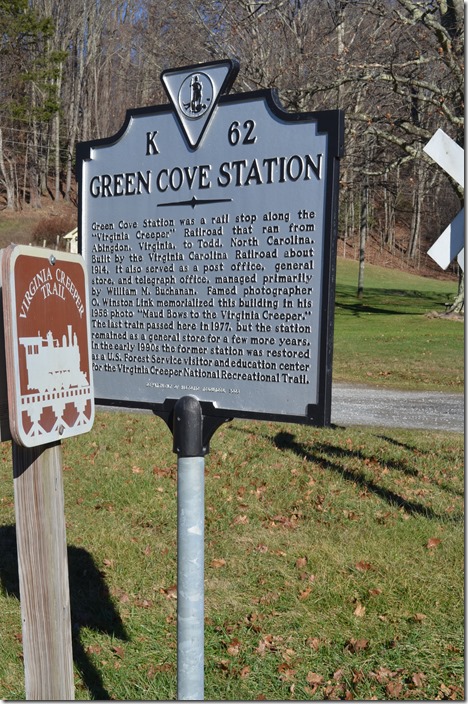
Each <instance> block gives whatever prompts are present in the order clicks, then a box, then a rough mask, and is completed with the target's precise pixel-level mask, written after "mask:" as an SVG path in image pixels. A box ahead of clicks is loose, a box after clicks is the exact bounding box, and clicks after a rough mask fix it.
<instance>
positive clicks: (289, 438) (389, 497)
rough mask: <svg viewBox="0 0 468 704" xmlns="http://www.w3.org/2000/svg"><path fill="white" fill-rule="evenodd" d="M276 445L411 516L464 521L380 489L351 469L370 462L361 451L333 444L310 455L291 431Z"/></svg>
mask: <svg viewBox="0 0 468 704" xmlns="http://www.w3.org/2000/svg"><path fill="white" fill-rule="evenodd" d="M272 442H273V444H274V445H275V446H276V447H278V448H279V449H288V450H292V451H293V452H295V453H296V454H297V455H298V456H299V457H301V458H305V459H306V460H307V461H308V462H314V463H315V464H317V465H319V466H320V467H323V468H324V469H327V470H329V471H332V472H334V473H335V474H338V475H340V476H341V477H342V478H343V479H346V480H347V481H350V482H352V483H353V484H356V485H357V486H360V487H362V488H363V489H365V490H366V491H369V492H371V493H372V494H375V495H376V496H378V497H379V498H381V499H383V500H384V501H386V502H387V503H389V504H390V505H393V506H398V508H403V509H404V510H405V511H406V512H407V513H409V514H410V515H413V516H424V517H426V518H430V519H432V520H438V521H449V522H452V523H455V522H460V521H463V516H447V515H439V514H437V513H436V512H435V511H433V510H432V509H431V508H429V507H428V506H424V504H421V503H419V502H417V501H408V500H407V499H405V498H403V497H402V496H400V495H399V494H397V493H396V492H394V491H392V490H391V489H386V488H385V487H383V486H380V485H379V484H377V483H376V482H374V481H372V479H369V478H368V477H366V476H365V475H364V474H363V473H362V472H359V471H351V470H349V469H347V468H346V460H347V459H348V460H351V459H358V460H361V461H364V460H365V459H368V458H366V457H365V456H364V455H363V454H362V453H361V452H360V451H359V450H345V449H344V448H342V447H336V446H335V445H331V444H329V443H317V444H316V445H314V451H313V452H310V451H309V450H308V449H306V447H305V446H304V445H303V444H301V443H298V442H296V440H295V436H294V435H293V434H292V433H288V432H280V433H278V434H277V435H276V436H275V437H274V438H273V439H272ZM321 453H325V454H328V455H330V456H331V457H332V458H333V460H335V459H336V458H339V459H340V460H341V461H340V462H339V463H338V462H336V461H333V460H332V459H327V458H325V457H322V456H321ZM386 465H387V466H389V467H392V468H393V469H397V470H400V471H401V470H402V469H403V465H402V464H401V463H400V462H396V463H395V462H394V463H386ZM404 471H405V472H406V473H408V474H410V475H412V474H414V473H413V472H412V471H411V470H410V471H408V468H407V467H404ZM416 474H417V473H416Z"/></svg>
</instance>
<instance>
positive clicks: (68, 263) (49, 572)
mask: <svg viewBox="0 0 468 704" xmlns="http://www.w3.org/2000/svg"><path fill="white" fill-rule="evenodd" d="M0 254H1V277H2V284H3V285H2V299H3V322H4V331H3V332H4V342H5V344H4V345H3V344H1V345H0V347H1V355H2V357H3V352H4V351H5V355H4V357H3V363H2V359H0V381H2V380H3V383H2V389H1V398H0V439H1V440H7V439H10V438H11V439H12V441H13V442H12V451H13V477H14V495H15V516H16V537H17V548H18V576H19V585H20V598H21V618H22V631H23V652H24V671H25V690H26V698H27V699H29V700H70V699H74V683H73V656H72V639H71V620H70V590H69V583H68V564H67V544H66V530H65V516H64V495H63V481H62V450H61V444H60V440H61V439H62V438H65V437H70V436H73V435H78V434H81V433H84V432H87V431H88V430H90V429H91V427H92V424H93V420H94V391H93V383H92V374H91V364H90V351H89V342H88V339H89V336H88V330H89V309H88V302H87V282H86V273H85V270H84V266H83V263H82V260H81V257H79V256H78V255H72V254H68V253H64V252H51V251H48V250H45V249H38V248H33V247H24V246H15V245H12V246H10V247H8V248H7V249H6V250H3V251H2V252H1V253H0ZM3 348H5V350H4V349H3ZM5 359H6V364H5ZM5 384H6V386H7V389H8V404H7V403H6V395H7V394H6V390H5ZM7 406H8V416H9V430H10V433H8V428H7V427H6V423H5V411H6V408H7Z"/></svg>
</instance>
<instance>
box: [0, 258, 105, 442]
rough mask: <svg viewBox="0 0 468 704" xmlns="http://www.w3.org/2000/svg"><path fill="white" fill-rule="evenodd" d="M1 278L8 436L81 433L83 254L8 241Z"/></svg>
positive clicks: (84, 424) (85, 320)
mask: <svg viewBox="0 0 468 704" xmlns="http://www.w3.org/2000/svg"><path fill="white" fill-rule="evenodd" d="M2 280H3V314H4V326H5V350H6V362H7V385H8V406H9V415H10V429H11V435H12V437H13V439H14V440H15V441H16V442H17V443H18V444H20V445H24V446H25V447H35V446H37V445H44V444H46V443H50V442H54V441H57V440H61V439H64V438H66V437H70V436H73V435H80V434H81V433H85V432H87V431H88V430H90V429H91V427H92V424H93V420H94V389H93V382H92V373H91V355H90V345H89V336H88V329H89V309H88V304H87V298H88V286H87V281H86V270H85V268H84V263H83V260H82V258H81V257H80V256H79V255H77V254H68V253H65V252H51V251H50V250H45V249H40V248H36V247H27V246H15V245H11V246H10V247H9V248H7V249H6V250H4V251H3V257H2Z"/></svg>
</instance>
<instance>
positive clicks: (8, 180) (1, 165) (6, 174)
mask: <svg viewBox="0 0 468 704" xmlns="http://www.w3.org/2000/svg"><path fill="white" fill-rule="evenodd" d="M0 173H1V175H2V177H3V183H4V184H5V190H6V194H7V204H6V208H7V210H14V209H15V184H14V179H13V178H12V174H11V168H9V169H7V166H6V164H5V155H4V153H3V134H2V130H1V128H0Z"/></svg>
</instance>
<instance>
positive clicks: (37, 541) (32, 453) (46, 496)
mask: <svg viewBox="0 0 468 704" xmlns="http://www.w3.org/2000/svg"><path fill="white" fill-rule="evenodd" d="M12 451H13V478H14V492H15V513H16V536H17V546H18V571H19V586H20V598H21V621H22V630H23V652H24V672H25V687H26V699H29V700H49V701H50V700H57V699H60V700H70V699H74V682H73V655H72V639H71V618H70V590H69V584H68V562H67V544H66V534H65V515H64V496H63V479H62V448H61V445H60V442H56V443H52V444H49V445H42V446H38V447H33V448H26V447H21V446H20V445H17V444H16V443H15V442H12Z"/></svg>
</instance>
